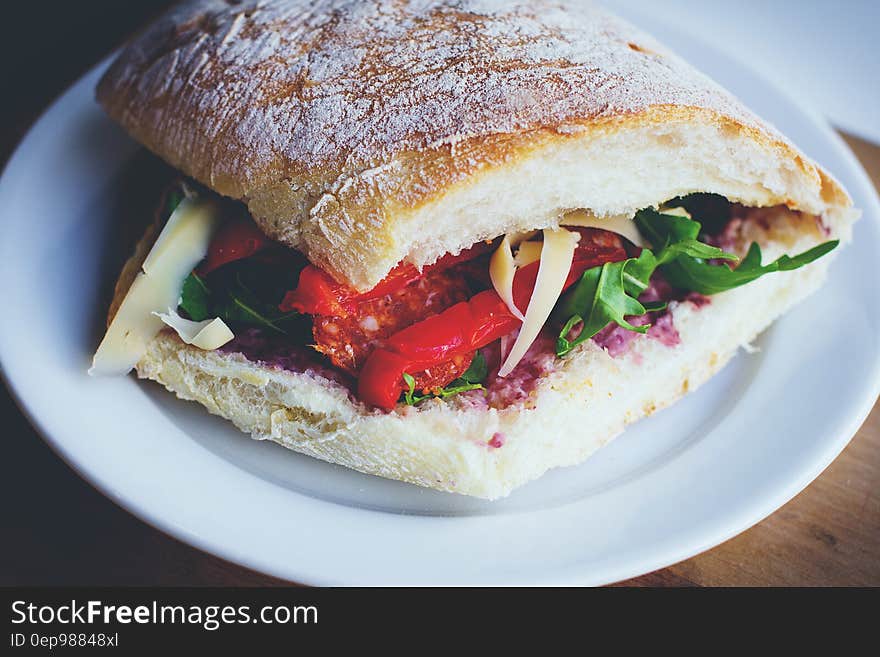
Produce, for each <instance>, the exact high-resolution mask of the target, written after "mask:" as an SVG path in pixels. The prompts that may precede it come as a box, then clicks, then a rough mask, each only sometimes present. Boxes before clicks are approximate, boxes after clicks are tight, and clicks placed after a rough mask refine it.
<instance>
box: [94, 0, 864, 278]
mask: <svg viewBox="0 0 880 657" xmlns="http://www.w3.org/2000/svg"><path fill="white" fill-rule="evenodd" d="M98 98H99V100H100V101H101V103H102V104H103V105H104V106H105V107H106V109H107V111H108V112H109V113H110V114H111V116H113V117H114V118H115V119H116V120H118V121H119V122H121V123H122V124H123V125H124V126H125V127H126V129H128V130H129V131H130V132H131V134H132V135H133V136H134V137H136V138H137V139H138V140H140V141H141V142H143V143H144V144H145V145H147V146H148V147H149V148H151V149H152V150H154V151H155V152H156V153H158V154H159V155H160V156H162V157H163V158H165V159H166V160H168V161H169V162H170V163H171V164H173V165H174V166H176V167H177V168H179V169H181V170H183V171H184V172H185V173H187V174H188V175H191V176H193V177H194V178H196V179H198V180H200V181H201V182H203V183H205V184H206V185H208V186H210V187H212V188H213V189H215V190H216V191H218V192H220V193H222V194H225V195H228V196H232V197H235V198H240V199H243V200H244V201H246V202H247V203H248V205H249V207H250V210H251V212H252V213H253V215H254V217H255V218H256V220H257V221H258V222H259V223H260V225H261V226H262V227H263V229H264V230H265V231H266V232H267V233H268V234H270V235H271V236H272V237H275V238H276V239H279V240H281V241H283V242H285V243H287V244H289V245H291V246H294V247H296V248H299V249H301V250H303V251H304V252H306V254H307V255H308V256H309V257H310V259H312V261H314V262H316V263H317V264H319V265H321V266H323V267H324V268H325V269H327V270H328V271H330V272H331V273H332V274H333V275H334V276H336V277H337V278H338V279H339V280H342V281H344V282H347V283H349V284H352V285H354V286H355V287H359V288H361V289H364V288H368V287H370V286H371V285H373V284H375V283H376V282H378V280H380V279H381V278H382V277H383V276H384V275H385V273H387V271H388V270H389V269H390V268H391V267H393V266H394V264H396V263H397V262H398V261H399V260H401V259H404V258H405V259H408V260H410V261H412V262H414V263H415V264H418V265H421V264H426V263H428V262H431V261H432V260H434V259H436V258H437V257H439V256H440V255H442V253H444V252H447V251H453V252H455V251H457V250H459V249H461V248H464V247H466V246H469V245H470V244H473V243H474V242H476V241H478V240H479V239H485V238H489V237H494V236H495V235H498V234H501V233H503V232H506V231H507V230H510V229H514V228H525V227H538V226H541V225H552V224H553V223H554V222H555V221H558V217H559V215H560V214H561V213H562V212H564V211H565V210H566V209H570V208H572V207H587V208H589V209H591V210H593V211H594V212H595V213H596V214H599V215H605V214H615V213H620V212H628V211H631V210H634V209H636V208H637V207H642V206H644V205H648V204H652V203H657V202H659V201H662V200H665V198H668V197H671V196H674V195H675V194H676V193H682V192H683V193H686V192H688V191H716V192H719V193H724V194H726V195H728V196H729V197H732V198H733V199H734V200H739V201H742V202H746V203H749V204H756V205H771V204H779V203H784V204H787V205H790V206H792V207H797V208H799V209H803V210H806V211H809V212H813V213H822V212H823V210H824V209H825V208H826V207H829V206H832V205H835V204H837V205H844V204H846V203H847V202H848V201H847V199H846V196H845V193H844V192H843V191H842V190H841V189H840V188H839V187H838V186H837V185H836V183H834V182H833V181H832V180H830V179H829V178H828V177H827V176H826V175H825V174H824V173H823V172H821V170H819V169H818V168H817V167H816V166H815V165H814V164H813V163H812V162H810V161H809V160H808V159H807V158H805V157H803V156H802V155H800V154H799V153H798V152H797V151H796V150H794V148H793V147H792V146H791V145H790V144H789V143H788V142H787V141H786V140H785V139H784V138H783V137H782V136H781V135H780V134H779V133H778V132H777V131H776V130H774V129H773V128H771V127H769V126H768V125H766V124H765V123H763V122H762V121H761V120H760V119H758V118H757V117H756V116H754V115H753V114H752V113H751V112H749V111H748V110H747V109H745V108H744V107H743V106H742V105H741V104H740V103H739V102H738V101H736V100H735V99H734V98H733V97H732V96H731V95H730V94H728V93H727V92H725V91H724V90H723V89H721V88H720V87H719V86H718V85H716V84H715V83H713V82H712V81H710V80H709V79H708V78H706V77H705V76H703V75H702V74H700V73H698V72H697V71H695V70H694V69H693V68H691V67H690V66H689V65H688V64H686V63H685V62H684V61H682V60H681V59H679V58H678V57H676V56H675V55H672V54H671V53H669V52H668V51H667V50H666V49H665V48H663V47H662V46H660V45H659V44H658V43H657V42H655V41H654V40H653V39H651V38H650V37H648V36H647V35H645V34H643V33H642V32H640V31H637V30H636V29H634V28H632V27H631V26H629V25H628V24H626V23H625V22H623V21H621V20H620V19H617V18H616V17H614V16H611V15H609V14H608V13H606V12H604V11H603V10H601V9H599V8H596V7H595V6H592V5H590V4H588V3H586V2H541V1H537V2H536V1H534V0H531V1H529V2H522V3H518V2H508V1H507V0H497V1H496V0H474V1H468V0H460V1H452V0H440V1H413V2H406V1H403V0H401V1H396V2H393V1H382V0H351V1H342V0H323V1H321V0H318V1H308V0H276V1H259V2H258V1H256V0H244V1H242V2H233V1H232V0H229V1H226V0H195V1H193V2H188V3H185V4H183V5H182V6H180V7H177V8H175V9H173V10H172V11H171V12H169V13H168V14H167V15H165V16H164V17H163V18H162V19H160V20H159V21H158V22H157V23H156V24H154V25H153V26H151V27H150V28H149V29H147V31H146V32H145V33H143V34H142V35H141V36H140V37H139V38H137V39H136V40H135V41H134V42H133V43H131V44H130V45H129V46H128V47H127V48H126V49H125V51H124V52H123V53H122V55H121V56H120V57H119V58H118V59H117V61H116V62H115V63H114V64H113V65H112V67H111V68H110V70H109V71H108V72H107V74H106V75H105V77H104V78H103V80H102V81H101V83H100V86H99V89H98ZM695 144H696V145H698V146H699V148H697V146H694V145H695ZM682 145H685V146H687V147H689V148H695V149H696V150H694V151H693V152H692V153H691V154H690V155H689V158H691V159H694V162H691V163H684V164H682V163H677V162H674V161H673V160H675V159H676V157H677V155H676V154H677V153H678V154H680V153H681V150H682ZM600 146H601V149H600V150H599V151H595V149H598V148H599V147H600ZM640 147H643V150H642V151H641V153H640V152H639V150H638V149H639V148H640ZM651 149H653V151H652V150H651ZM594 151H595V152H594ZM654 151H656V155H657V157H661V156H662V157H668V158H669V165H668V166H669V168H670V171H669V173H668V175H667V178H668V182H662V183H661V182H658V183H657V184H654V185H652V183H651V181H650V180H648V179H649V178H650V177H651V176H652V175H653V171H646V170H645V168H646V167H648V168H650V169H655V168H656V167H655V166H654V164H653V160H651V159H650V157H649V156H646V155H645V154H644V153H649V152H654ZM737 152H739V153H744V154H745V155H747V157H745V156H744V157H743V159H742V161H738V160H737V159H736V157H729V153H737ZM597 153H602V154H604V155H602V156H601V157H603V158H606V159H603V160H601V161H599V160H598V158H599V155H597ZM664 153H665V155H663V154H664ZM713 155H714V157H713ZM581 156H582V157H581ZM646 157H647V158H648V159H645V158H646ZM718 158H728V159H729V161H730V162H731V164H730V165H728V166H727V167H726V168H724V167H719V166H718V165H717V164H716V163H714V162H713V161H712V160H714V159H718ZM587 160H589V161H587ZM600 165H601V167H600ZM590 166H593V167H594V168H596V170H597V171H598V170H599V168H607V167H608V166H613V167H615V168H616V169H617V170H618V172H619V175H620V176H621V177H622V179H627V180H630V179H631V180H634V181H635V182H636V183H637V184H636V185H635V187H634V188H633V191H630V190H628V189H622V188H621V186H620V185H619V184H617V183H615V179H614V178H610V179H606V178H603V177H602V175H604V174H597V175H594V174H595V171H593V169H590V168H589V167H590ZM578 167H581V169H579V168H578ZM678 167H684V168H682V169H679V168H678ZM571 172H575V173H576V174H577V175H576V179H577V180H582V181H584V182H583V184H582V185H580V187H582V188H583V189H572V190H571V191H566V190H555V189H553V184H552V180H553V179H558V178H559V177H560V175H561V176H563V177H564V176H565V175H569V174H570V173H571ZM544 176H546V181H547V183H548V184H544V183H545V180H544ZM641 179H645V180H644V184H642V182H643V181H642V180H641ZM664 180H665V179H664ZM603 185H604V186H605V187H608V185H616V186H617V187H618V189H617V191H616V192H615V191H614V190H611V191H608V190H603V189H601V188H602V187H603ZM523 186H528V187H530V189H529V190H528V195H524V194H525V192H523V191H521V190H516V189H514V188H517V187H523ZM646 186H647V187H646ZM573 187H578V185H574V186H573ZM701 188H702V189H701ZM504 189H509V190H511V192H510V196H509V198H508V197H507V196H505V197H504V198H499V193H501V192H502V191H503V190H504ZM545 189H546V190H548V191H544V190H545ZM638 190H643V191H638ZM642 193H644V194H645V197H644V198H642V197H641V196H640V194H642ZM648 194H650V195H656V194H668V196H665V197H663V196H661V197H656V198H648V196H647V195H648ZM646 199H647V202H646Z"/></svg>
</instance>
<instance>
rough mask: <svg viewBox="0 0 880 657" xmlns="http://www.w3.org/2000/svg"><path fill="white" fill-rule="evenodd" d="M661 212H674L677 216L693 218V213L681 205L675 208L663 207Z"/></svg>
mask: <svg viewBox="0 0 880 657" xmlns="http://www.w3.org/2000/svg"><path fill="white" fill-rule="evenodd" d="M660 212H662V213H663V214H674V215H675V216H676V217H684V218H685V219H693V217H691V213H690V212H688V211H687V210H686V209H685V208H683V207H681V206H680V205H679V206H676V207H674V208H661V209H660Z"/></svg>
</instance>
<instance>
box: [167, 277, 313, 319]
mask: <svg viewBox="0 0 880 657" xmlns="http://www.w3.org/2000/svg"><path fill="white" fill-rule="evenodd" d="M264 269H265V268H264V267H263V266H262V265H261V264H260V263H249V262H247V261H242V262H241V263H234V265H233V266H231V267H229V268H226V271H225V272H217V273H215V274H212V275H211V276H209V281H206V280H205V279H203V278H201V277H200V276H199V275H198V274H197V273H196V272H195V271H193V272H191V273H190V275H189V276H187V277H186V279H185V280H184V282H183V288H182V290H181V295H180V302H179V304H178V305H179V308H180V309H181V310H182V311H183V312H184V313H185V314H186V315H187V316H188V317H189V318H190V319H192V320H193V321H202V320H204V319H208V318H209V317H220V318H221V319H222V320H223V321H225V322H226V323H227V324H239V325H245V326H255V327H258V328H262V329H265V330H269V331H272V332H273V333H280V334H284V335H293V334H297V335H298V334H299V333H300V332H302V330H303V323H304V322H303V316H302V315H300V314H299V313H296V312H292V313H282V312H281V311H279V310H278V302H279V300H280V296H281V295H283V290H284V285H285V283H284V282H283V279H284V277H285V276H286V275H287V272H279V273H278V275H275V276H273V275H272V272H269V271H264ZM279 280H280V281H282V282H281V283H279ZM209 282H210V286H209ZM276 288H277V289H276ZM279 290H281V291H280V292H279Z"/></svg>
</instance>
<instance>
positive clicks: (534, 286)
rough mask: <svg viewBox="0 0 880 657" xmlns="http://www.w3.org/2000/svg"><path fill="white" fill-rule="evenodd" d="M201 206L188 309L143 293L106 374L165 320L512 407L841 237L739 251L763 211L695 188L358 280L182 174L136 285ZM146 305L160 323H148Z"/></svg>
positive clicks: (196, 339)
mask: <svg viewBox="0 0 880 657" xmlns="http://www.w3.org/2000/svg"><path fill="white" fill-rule="evenodd" d="M205 199H207V200H205ZM199 202H207V203H209V204H210V207H211V210H210V212H211V214H212V216H213V221H212V222H210V225H209V228H204V225H205V224H204V219H202V220H201V221H202V222H203V223H202V224H199V225H200V226H203V228H202V232H201V233H200V234H203V233H204V231H205V230H208V229H209V230H210V239H209V240H205V239H204V238H202V239H201V242H202V243H205V242H206V244H207V246H204V244H202V245H201V246H200V247H199V249H195V250H193V251H192V252H190V253H188V255H187V258H189V259H188V260H187V259H186V258H181V259H178V260H177V261H175V262H176V264H175V266H176V267H177V268H178V269H179V268H180V267H181V266H184V267H187V266H190V263H192V262H195V263H196V264H195V266H194V267H192V269H191V271H189V273H188V274H186V275H185V278H184V279H183V280H182V282H180V283H179V286H178V288H177V289H178V290H179V297H178V299H177V304H176V307H168V308H166V307H156V308H152V307H150V303H153V305H157V304H158V303H159V302H158V299H159V298H160V297H161V299H163V300H164V299H165V298H166V297H168V296H169V292H168V291H166V292H164V293H163V294H164V296H162V295H158V296H157V295H155V294H153V295H152V296H150V295H149V294H147V293H139V297H138V299H135V300H134V301H132V299H131V297H132V294H133V293H132V292H131V291H130V292H129V294H128V296H127V297H126V298H125V300H124V301H123V303H122V306H120V308H119V312H117V314H116V317H114V318H113V319H112V320H111V324H110V326H109V328H108V333H107V337H105V339H104V341H103V342H102V344H101V346H100V347H99V349H98V353H97V354H96V356H95V365H94V367H93V369H94V370H95V371H98V372H107V371H112V370H113V369H114V368H116V369H119V370H122V371H127V369H129V368H130V367H131V366H133V365H134V364H135V363H136V360H137V354H136V353H135V352H136V351H137V348H138V347H137V345H134V346H131V345H129V346H123V342H124V341H128V342H131V341H132V340H133V337H132V336H135V337H137V338H138V340H139V341H140V342H139V343H138V344H140V343H141V342H143V341H144V340H145V339H146V338H148V337H149V333H150V331H154V332H153V335H155V332H157V331H158V330H159V329H161V327H162V325H166V326H167V327H168V329H167V330H174V331H176V332H177V333H178V335H179V336H180V337H181V339H182V340H184V341H185V342H187V343H188V344H192V345H194V346H196V347H198V348H202V349H222V350H223V351H227V352H237V353H241V354H243V355H244V356H245V357H247V358H249V359H252V360H256V361H258V362H261V363H264V364H266V365H268V366H276V367H284V368H286V369H296V370H301V369H304V368H307V367H311V368H316V369H318V370H319V371H321V372H322V373H324V374H325V375H326V376H328V377H329V378H331V379H333V380H336V381H338V382H340V383H342V384H344V385H346V386H347V387H348V388H349V389H350V390H351V391H352V394H353V395H354V396H355V397H356V398H357V399H359V400H360V401H361V402H363V403H365V404H367V405H368V406H372V407H375V408H378V409H383V410H392V409H394V408H395V407H396V406H397V405H398V404H408V405H417V404H420V403H422V402H423V401H425V400H427V399H432V398H439V399H446V398H449V397H452V396H457V397H459V399H460V400H462V401H464V402H466V403H468V404H474V405H481V406H482V405H485V406H490V407H496V408H503V407H505V406H507V405H510V404H513V403H518V402H522V401H523V400H525V399H527V398H528V395H529V392H530V390H531V387H532V386H533V385H534V382H535V381H537V380H538V379H540V377H541V376H543V375H544V374H545V373H546V372H548V371H550V370H552V369H553V368H554V367H555V366H557V364H559V363H560V362H561V361H562V360H564V359H565V358H568V357H570V356H571V354H572V353H573V352H574V351H575V350H577V349H578V348H579V346H580V345H581V344H582V343H585V342H586V341H591V342H592V343H593V344H594V345H597V346H598V347H600V348H602V349H604V350H605V351H606V352H607V353H608V354H609V355H610V356H612V357H619V356H622V355H623V354H625V353H627V350H628V347H629V345H630V344H631V343H632V341H633V340H635V339H639V336H644V338H642V339H653V340H657V341H659V342H660V343H662V344H663V345H666V346H667V347H669V348H675V346H676V345H677V344H678V343H679V336H678V332H677V331H676V328H675V325H674V321H673V315H672V314H671V313H670V312H669V310H670V307H671V305H674V304H680V303H690V304H693V305H695V306H696V307H702V306H704V305H706V304H708V303H710V298H711V296H712V295H714V294H718V293H721V292H724V291H726V290H730V289H733V288H735V287H738V286H740V285H745V284H748V283H750V282H751V281H754V280H755V279H757V278H759V277H761V276H763V275H765V274H768V273H772V272H779V271H787V270H792V269H796V268H799V267H802V266H804V265H806V264H808V263H810V262H812V261H814V260H816V259H817V258H819V257H821V256H823V255H824V254H826V253H828V252H829V251H831V250H832V249H834V248H835V247H836V246H837V241H834V240H832V241H826V242H823V243H821V244H819V245H817V246H815V247H813V248H811V249H809V250H807V251H805V252H803V253H800V254H798V255H795V256H788V255H784V256H781V257H779V258H777V259H776V260H774V261H772V262H769V263H763V262H762V256H761V248H760V246H759V245H758V243H757V242H752V243H751V244H750V245H749V246H748V248H747V249H744V250H743V249H742V248H740V249H738V250H737V244H736V243H735V240H734V238H733V235H734V234H735V233H736V234H739V233H741V232H742V231H741V228H742V224H743V222H747V221H757V222H760V221H762V220H763V219H762V214H761V211H760V210H755V209H749V208H744V207H743V206H739V205H736V204H734V203H730V202H728V201H727V200H726V199H724V198H721V197H718V196H714V195H710V194H692V195H689V196H687V197H683V198H678V199H673V200H670V201H668V202H666V203H664V204H661V205H660V206H659V207H658V208H646V209H643V210H640V211H639V212H637V213H636V215H635V217H615V218H596V217H592V216H591V215H590V214H589V213H587V212H585V211H575V212H569V213H567V214H565V215H564V216H563V217H562V218H561V220H560V225H559V226H558V227H555V228H548V229H544V230H541V231H534V232H531V233H526V234H516V235H505V236H500V237H498V238H496V239H492V240H487V241H484V242H480V243H478V244H475V245H473V246H472V247H471V248H469V249H466V250H464V251H462V252H461V253H458V254H448V255H446V256H444V257H443V258H440V259H439V260H438V261H437V262H435V263H434V264H432V265H429V266H427V267H424V268H422V269H421V270H419V269H417V268H416V267H415V266H413V265H411V264H408V263H406V262H403V263H400V264H399V265H398V266H397V267H395V268H394V269H393V270H392V271H391V272H390V273H389V274H388V275H387V276H386V277H385V279H384V280H382V281H381V282H380V283H379V284H378V285H376V286H375V287H374V288H373V289H371V290H368V291H366V292H359V291H357V290H354V289H352V288H349V287H348V286H346V285H344V284H341V283H339V282H337V281H336V280H334V279H333V278H332V277H331V276H330V275H329V274H328V273H326V272H324V271H323V270H321V269H320V268H318V267H316V266H315V265H313V264H311V263H309V262H308V260H307V259H306V258H305V257H304V256H303V255H302V254H300V253H299V252H297V251H295V250H293V249H291V248H288V247H286V246H284V245H281V244H279V243H277V242H273V241H272V240H270V239H269V238H267V237H266V236H265V235H264V234H263V233H262V232H261V231H260V230H259V229H258V228H257V226H256V225H255V224H254V222H253V221H252V220H251V219H250V217H249V216H248V215H247V214H246V213H245V212H244V211H243V210H242V208H241V207H240V206H236V205H232V204H226V203H224V202H221V201H219V200H218V199H215V198H213V197H212V195H210V193H208V192H201V191H199V192H195V191H193V190H192V189H191V188H190V187H189V186H186V185H181V186H177V187H175V188H173V189H171V190H169V191H168V192H167V194H166V199H165V200H164V202H163V204H162V210H160V212H162V213H163V214H165V215H170V217H171V218H170V219H169V220H168V225H167V226H166V228H165V229H164V230H163V231H162V234H161V235H160V237H159V239H158V241H157V242H156V245H155V246H154V247H153V250H152V251H151V252H150V254H149V255H148V256H147V259H146V261H145V263H144V266H142V271H141V272H140V273H139V275H138V277H137V278H136V279H135V284H133V285H132V290H134V289H135V288H137V287H140V288H141V289H143V288H147V287H148V286H149V285H150V284H151V280H152V279H151V278H150V274H151V272H150V271H149V269H150V267H149V266H148V265H150V264H154V263H155V262H156V261H157V258H158V257H159V256H158V255H157V256H154V254H155V253H156V251H157V249H159V250H160V253H159V255H162V254H163V253H168V254H170V255H166V256H165V257H166V259H168V260H169V261H170V259H171V258H172V256H173V253H174V249H173V248H172V247H171V246H169V243H171V244H172V246H173V242H171V240H172V239H173V235H172V236H170V237H169V235H170V234H171V228H173V229H174V231H176V232H177V233H183V232H185V231H186V230H187V229H188V224H187V223H186V221H187V219H188V217H190V216H192V215H194V213H193V212H192V211H190V213H189V215H187V216H183V214H184V213H183V211H182V210H181V206H182V205H184V204H187V205H189V206H192V204H198V203H199ZM199 208H202V206H196V209H197V210H198V209H199ZM195 214H197V213H195ZM204 214H205V211H204V209H203V208H202V211H201V215H199V216H203V215H204ZM802 220H804V221H808V220H810V217H809V216H807V215H804V217H802ZM191 221H195V220H191ZM815 221H817V222H818V223H817V225H818V227H819V229H820V230H822V231H824V228H822V225H821V221H820V220H819V219H815ZM190 230H194V229H190ZM825 232H826V234H827V231H825ZM178 250H180V249H178ZM739 252H744V256H743V257H740V255H738V253H739ZM151 259H152V263H151ZM180 263H183V265H181V264H180ZM168 266H170V265H168ZM155 277H156V275H155V274H154V275H153V278H155ZM172 296H173V294H172ZM163 303H164V301H163ZM170 305H172V306H173V305H174V304H173V303H172V304H170ZM146 311H149V313H150V315H151V319H150V322H151V323H149V324H148V323H146V322H147V320H143V323H141V324H138V325H137V328H135V327H134V324H133V322H134V319H136V317H137V315H138V314H143V313H144V312H146ZM159 320H161V322H162V323H161V324H157V322H158V321H159ZM111 353H112V354H113V355H114V358H113V359H111V358H110V357H109V355H108V354H111ZM120 354H121V355H120Z"/></svg>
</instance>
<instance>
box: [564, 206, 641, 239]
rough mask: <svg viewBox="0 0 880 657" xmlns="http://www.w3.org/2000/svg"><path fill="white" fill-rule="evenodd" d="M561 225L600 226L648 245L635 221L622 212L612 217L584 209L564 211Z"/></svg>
mask: <svg viewBox="0 0 880 657" xmlns="http://www.w3.org/2000/svg"><path fill="white" fill-rule="evenodd" d="M559 223H560V224H561V225H563V226H579V227H581V228H601V229H602V230H607V231H610V232H612V233H617V234H618V235H620V236H621V237H625V238H626V239H628V240H629V241H630V242H632V243H633V244H635V245H636V246H641V247H643V248H647V247H648V246H649V245H648V243H647V242H646V241H645V238H643V237H642V234H641V233H640V232H639V229H638V227H637V226H636V222H635V221H634V220H633V219H632V218H631V217H628V216H626V215H624V214H619V215H616V216H614V217H597V216H595V215H593V214H591V213H589V212H587V211H586V210H574V211H572V212H566V213H565V215H564V216H563V217H562V220H561V221H560V222H559Z"/></svg>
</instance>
